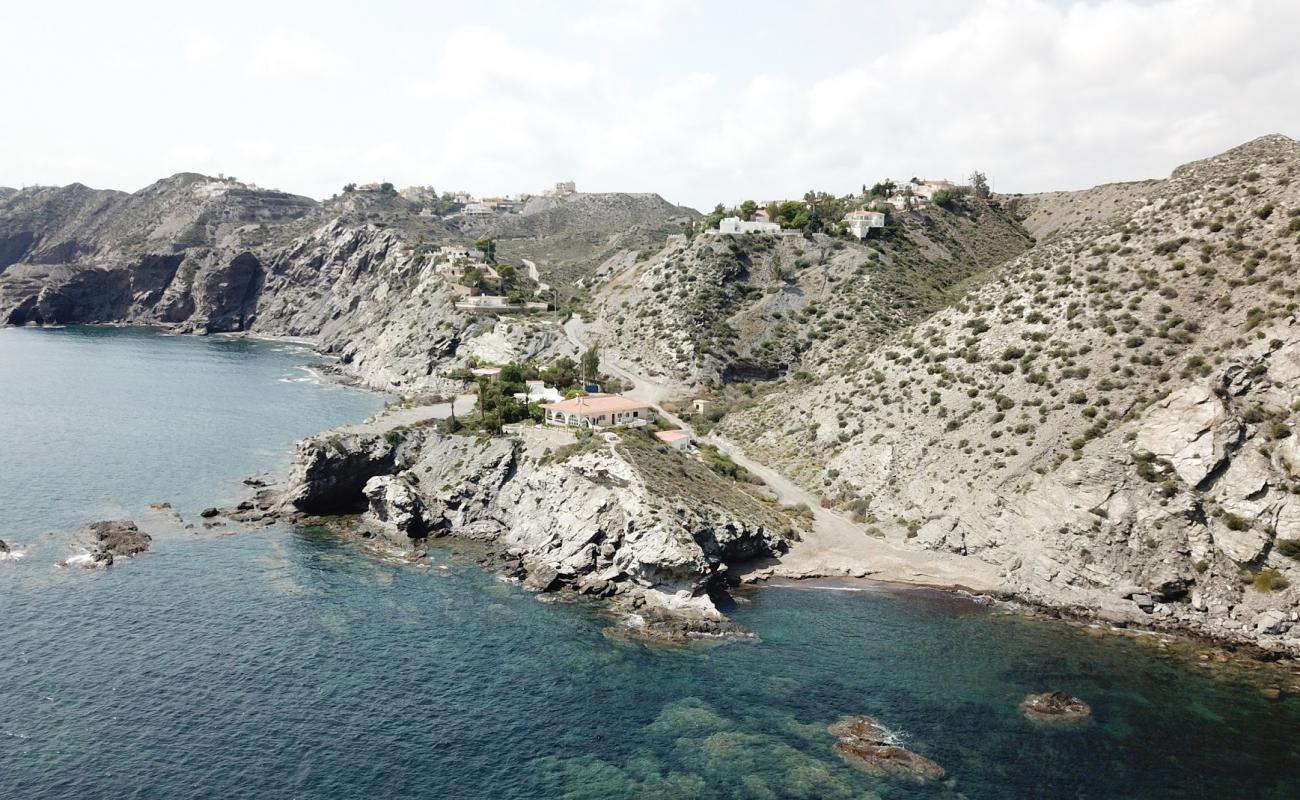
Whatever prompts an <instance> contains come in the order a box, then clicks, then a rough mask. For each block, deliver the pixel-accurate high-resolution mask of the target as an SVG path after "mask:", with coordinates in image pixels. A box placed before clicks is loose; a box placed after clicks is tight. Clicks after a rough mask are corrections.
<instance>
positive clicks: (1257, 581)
mask: <svg viewBox="0 0 1300 800" xmlns="http://www.w3.org/2000/svg"><path fill="white" fill-rule="evenodd" d="M1250 584H1251V585H1252V586H1254V587H1255V591H1257V592H1280V591H1282V590H1283V589H1285V588H1286V587H1288V586H1290V585H1291V581H1289V580H1287V578H1286V576H1285V575H1283V574H1282V573H1280V572H1278V571H1277V570H1275V569H1261V570H1260V571H1259V572H1256V573H1255V577H1254V578H1252V579H1251V581H1250Z"/></svg>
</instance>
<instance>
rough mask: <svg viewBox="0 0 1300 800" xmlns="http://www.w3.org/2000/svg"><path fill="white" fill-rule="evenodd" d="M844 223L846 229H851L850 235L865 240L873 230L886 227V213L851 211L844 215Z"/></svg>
mask: <svg viewBox="0 0 1300 800" xmlns="http://www.w3.org/2000/svg"><path fill="white" fill-rule="evenodd" d="M843 222H844V227H846V228H848V229H849V233H851V234H853V235H854V236H856V237H858V238H859V239H865V238H867V234H869V233H871V230H872V229H873V228H876V229H879V228H883V227H885V213H884V212H883V211H850V212H849V213H848V214H845V215H844V220H843Z"/></svg>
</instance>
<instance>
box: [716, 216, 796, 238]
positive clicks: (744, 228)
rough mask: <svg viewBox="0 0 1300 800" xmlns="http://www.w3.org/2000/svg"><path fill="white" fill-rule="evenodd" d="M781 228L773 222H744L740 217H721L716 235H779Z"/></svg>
mask: <svg viewBox="0 0 1300 800" xmlns="http://www.w3.org/2000/svg"><path fill="white" fill-rule="evenodd" d="M780 232H781V226H780V225H778V224H777V223H775V222H762V221H760V220H752V221H745V220H743V219H741V218H740V217H723V218H722V220H721V221H720V222H718V233H771V234H775V233H780Z"/></svg>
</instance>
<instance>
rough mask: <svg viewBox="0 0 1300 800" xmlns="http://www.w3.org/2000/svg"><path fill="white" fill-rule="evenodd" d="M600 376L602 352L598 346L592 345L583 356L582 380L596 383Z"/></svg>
mask: <svg viewBox="0 0 1300 800" xmlns="http://www.w3.org/2000/svg"><path fill="white" fill-rule="evenodd" d="M599 374H600V350H598V349H596V345H594V344H593V345H592V346H591V347H590V348H588V349H587V352H585V353H583V354H582V379H583V380H584V381H587V382H588V383H591V382H594V381H595V380H596V376H597V375H599Z"/></svg>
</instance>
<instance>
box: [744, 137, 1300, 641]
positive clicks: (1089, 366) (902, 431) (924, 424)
mask: <svg viewBox="0 0 1300 800" xmlns="http://www.w3.org/2000/svg"><path fill="white" fill-rule="evenodd" d="M1297 179H1300V145H1297V143H1296V142H1293V141H1291V140H1290V139H1287V138H1285V137H1280V136H1271V137H1264V138H1262V139H1258V140H1255V141H1253V142H1250V143H1248V144H1246V145H1243V146H1241V147H1239V148H1236V149H1234V150H1231V151H1229V152H1227V153H1225V154H1223V155H1220V156H1217V157H1214V158H1210V159H1206V160H1204V161H1199V162H1195V163H1192V164H1188V165H1186V166H1184V167H1181V168H1179V169H1178V170H1176V171H1175V172H1174V173H1173V175H1172V176H1171V177H1170V178H1169V179H1167V180H1163V181H1151V182H1146V183H1142V184H1130V185H1127V186H1125V187H1123V188H1122V189H1119V190H1117V189H1116V188H1115V187H1100V189H1099V190H1098V193H1097V195H1096V196H1093V195H1089V194H1088V193H1086V192H1084V193H1072V194H1071V195H1070V196H1068V197H1066V196H1060V195H1057V196H1053V197H1040V198H1038V199H1036V200H1031V201H1030V202H1029V203H1028V205H1027V206H1026V207H1025V209H1026V210H1027V211H1028V216H1027V218H1026V219H1027V223H1028V225H1029V227H1030V228H1031V229H1034V230H1037V231H1038V232H1039V233H1040V235H1043V236H1045V237H1046V241H1045V242H1043V243H1041V244H1039V245H1038V246H1036V247H1035V248H1034V249H1032V250H1029V251H1028V252H1026V253H1024V254H1022V255H1020V256H1019V257H1017V258H1015V259H1013V260H1011V261H1010V262H1008V263H1007V264H1006V265H1005V266H1003V267H1001V268H1000V269H999V270H997V271H996V273H995V274H994V275H993V276H991V277H990V278H989V279H987V280H984V281H983V282H981V283H979V284H978V285H975V286H973V287H972V288H971V290H970V291H969V292H968V293H967V294H965V295H964V296H963V297H961V298H960V299H959V300H958V301H956V302H954V303H952V304H951V305H949V306H947V307H946V308H943V309H942V310H939V311H938V312H937V313H935V314H933V315H932V316H930V317H928V318H926V319H924V320H922V321H920V322H919V323H917V324H915V325H912V326H910V327H907V328H905V329H903V330H901V331H900V332H898V333H895V334H894V335H893V336H891V337H889V338H888V339H886V340H884V341H881V342H879V343H877V344H873V345H870V346H869V347H867V348H866V349H865V350H864V351H863V352H861V353H860V354H858V353H854V352H852V351H840V352H842V353H843V355H842V357H840V358H838V359H835V360H819V359H816V358H813V359H807V358H806V359H805V360H804V363H805V364H806V365H807V366H805V369H807V370H809V371H810V372H811V373H812V374H813V379H812V380H811V381H809V382H807V383H797V382H789V383H787V384H784V385H783V386H782V387H781V389H780V390H779V391H775V392H771V393H769V394H767V395H765V396H764V397H763V398H762V399H761V400H760V401H759V402H757V403H756V404H754V405H753V406H751V407H749V408H747V409H743V410H740V411H738V412H737V413H734V414H732V415H729V416H728V417H726V418H725V419H724V420H723V423H722V429H723V431H724V432H725V433H726V434H727V435H728V436H730V437H732V438H734V439H737V440H740V441H743V442H745V443H746V447H747V449H748V450H749V451H750V453H751V454H752V455H754V456H756V457H757V458H759V459H760V460H762V461H766V462H767V463H770V464H773V465H775V466H778V467H779V468H780V469H782V470H783V471H785V472H786V474H789V475H791V476H794V477H796V478H797V479H798V480H800V481H801V482H803V483H804V485H806V486H808V487H810V488H813V489H815V490H817V491H818V492H819V493H820V494H822V495H823V496H824V497H825V498H826V502H827V503H829V504H832V505H835V506H838V507H840V508H842V509H844V510H845V512H846V513H850V514H853V515H854V516H855V517H856V518H857V519H859V520H861V521H862V522H863V524H864V525H865V526H867V528H866V530H867V531H868V532H869V533H870V534H872V535H878V536H883V537H886V538H888V539H890V540H893V541H896V542H898V543H899V544H903V545H907V546H915V547H926V548H932V549H943V550H951V551H954V552H959V553H962V554H968V555H970V556H972V557H976V558H980V559H984V560H986V561H990V562H992V563H995V564H997V565H998V566H999V567H1000V568H1001V569H1002V571H1003V573H1004V575H1005V578H1006V581H1007V584H1008V588H1010V589H1012V590H1014V591H1016V592H1017V593H1019V594H1021V595H1022V596H1027V597H1030V598H1034V599H1039V600H1042V601H1044V602H1048V603H1050V604H1052V605H1057V606H1060V605H1069V604H1078V605H1079V606H1081V607H1087V608H1091V609H1097V610H1100V611H1101V612H1103V613H1107V614H1114V615H1117V616H1124V615H1127V614H1132V613H1138V615H1139V616H1142V615H1149V617H1148V619H1149V620H1151V621H1155V622H1159V621H1165V622H1171V621H1178V622H1179V623H1181V624H1183V625H1188V626H1191V627H1194V628H1201V629H1205V630H1208V631H1212V632H1215V633H1219V634H1224V635H1238V636H1241V637H1243V638H1252V637H1257V636H1263V637H1264V638H1265V640H1270V638H1269V637H1270V636H1273V635H1274V634H1279V635H1280V634H1281V633H1282V632H1284V631H1287V630H1290V629H1291V622H1290V615H1291V614H1292V612H1293V611H1294V609H1295V607H1296V603H1297V599H1298V598H1300V594H1298V592H1300V589H1297V588H1296V587H1297V585H1300V562H1297V561H1295V560H1294V559H1293V558H1292V557H1288V556H1286V555H1284V554H1283V552H1282V551H1286V552H1292V550H1291V548H1292V547H1293V545H1288V544H1285V543H1286V542H1288V541H1294V540H1297V539H1300V501H1297V500H1296V499H1295V498H1294V497H1293V490H1295V489H1298V488H1300V483H1297V482H1296V479H1295V476H1296V475H1297V474H1298V471H1300V451H1298V450H1297V449H1296V448H1297V447H1298V445H1297V444H1296V442H1297V437H1296V435H1295V434H1294V433H1293V431H1294V429H1295V425H1296V424H1297V422H1298V421H1300V420H1297V418H1296V409H1297V408H1300V385H1298V384H1297V378H1298V377H1300V324H1298V323H1297V321H1296V318H1295V316H1294V312H1295V309H1296V308H1297V304H1296V302H1295V294H1296V290H1297V287H1296V281H1295V273H1296V267H1297V263H1296V257H1297V251H1298V249H1300V185H1297V183H1296V181H1297ZM1035 206H1036V207H1035ZM1053 206H1055V207H1054V208H1053ZM1069 206H1073V207H1074V208H1075V209H1076V211H1077V210H1079V209H1086V210H1083V211H1081V212H1079V213H1076V214H1075V215H1074V218H1072V219H1070V220H1069V221H1068V223H1066V224H1052V223H1048V222H1046V221H1045V220H1046V219H1048V218H1052V217H1055V218H1058V219H1057V220H1056V223H1059V217H1060V215H1061V214H1062V213H1063V212H1062V211H1061V209H1062V208H1063V207H1069ZM1049 211H1050V212H1051V213H1050V214H1049V213H1048V212H1049ZM1089 217H1091V219H1089ZM864 535H867V534H865V533H864ZM1294 547H1296V548H1297V549H1300V544H1297V545H1294ZM1293 555H1294V553H1293ZM1274 639H1276V637H1274ZM1270 641H1271V640H1270ZM1286 641H1288V642H1290V645H1288V646H1291V645H1296V644H1300V641H1298V640H1296V639H1295V637H1290V638H1288V639H1287V640H1286Z"/></svg>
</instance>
